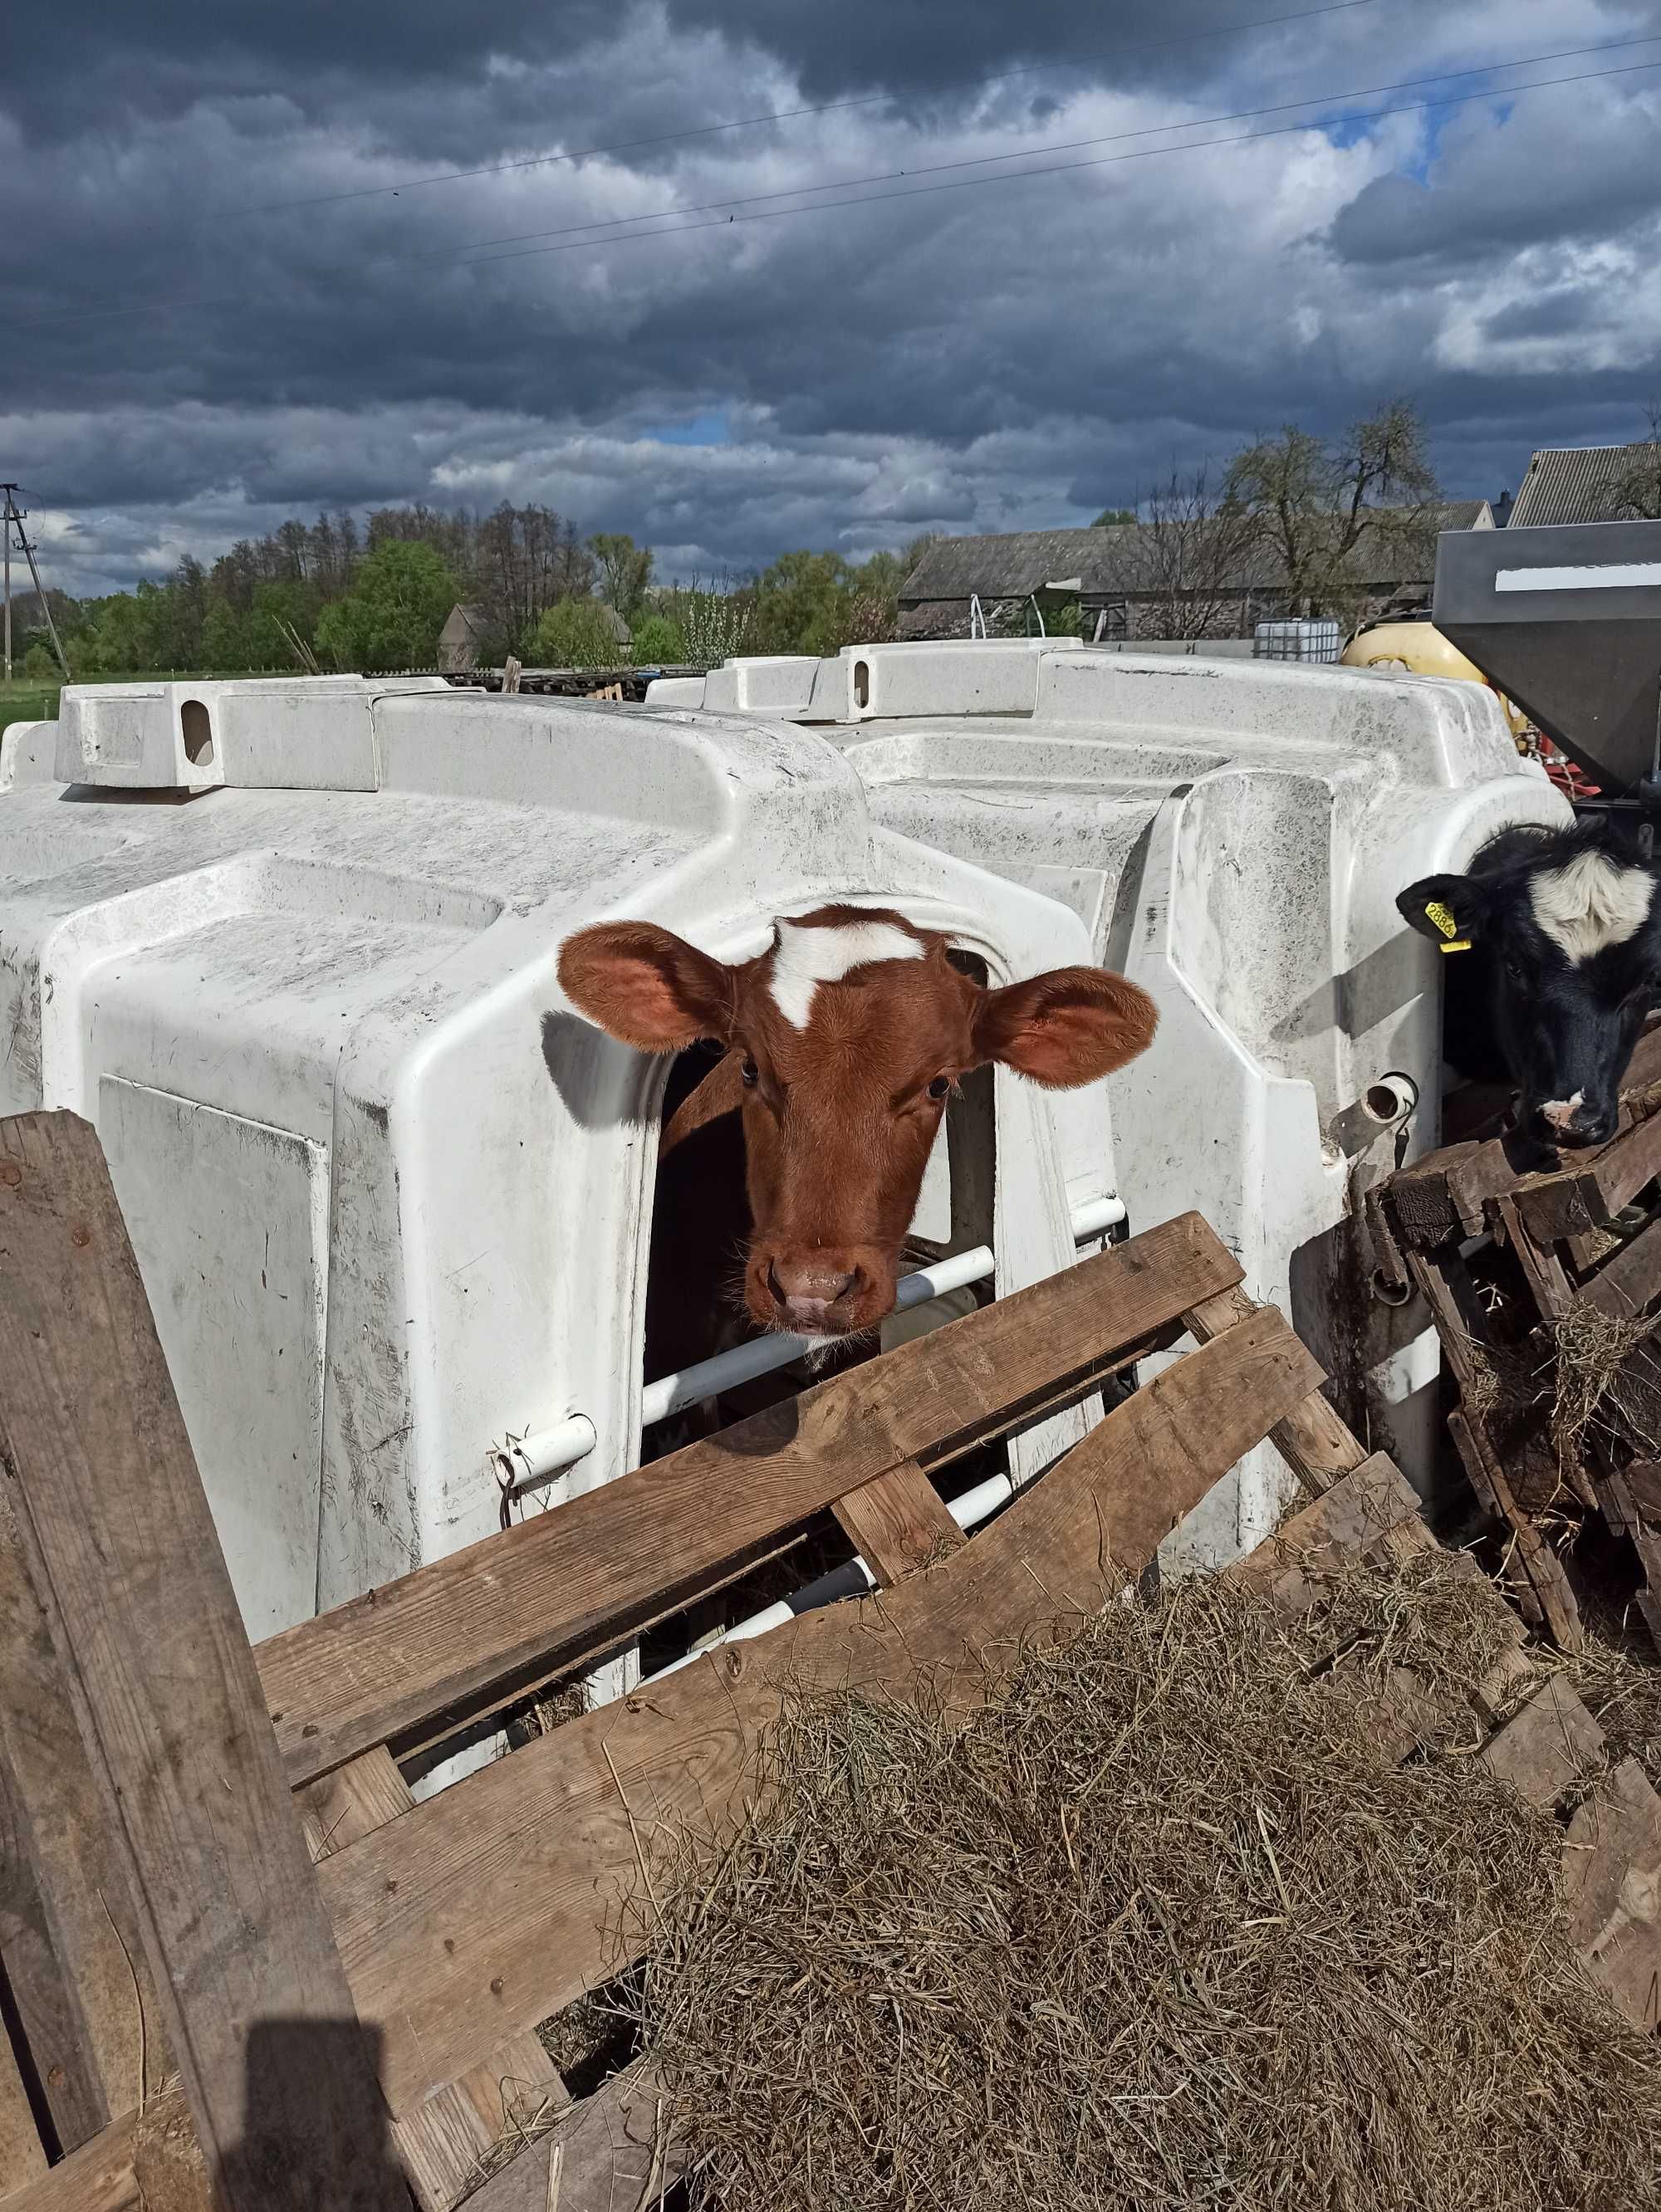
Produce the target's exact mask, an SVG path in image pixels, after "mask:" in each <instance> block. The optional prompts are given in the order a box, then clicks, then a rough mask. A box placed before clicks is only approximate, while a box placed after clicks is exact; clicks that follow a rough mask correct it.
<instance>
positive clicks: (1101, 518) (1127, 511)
mask: <svg viewBox="0 0 1661 2212" xmlns="http://www.w3.org/2000/svg"><path fill="white" fill-rule="evenodd" d="M1138 520H1141V518H1140V517H1139V515H1138V514H1137V513H1136V510H1135V507H1104V508H1103V509H1102V511H1101V513H1099V514H1098V516H1097V517H1096V520H1094V521H1093V522H1092V524H1091V528H1092V530H1108V529H1110V528H1111V527H1112V526H1113V525H1114V524H1116V523H1120V522H1136V521H1138Z"/></svg>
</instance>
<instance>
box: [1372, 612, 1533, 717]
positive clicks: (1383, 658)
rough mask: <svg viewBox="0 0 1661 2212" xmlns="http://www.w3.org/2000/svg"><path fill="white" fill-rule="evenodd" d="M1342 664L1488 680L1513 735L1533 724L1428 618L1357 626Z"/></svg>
mask: <svg viewBox="0 0 1661 2212" xmlns="http://www.w3.org/2000/svg"><path fill="white" fill-rule="evenodd" d="M1338 662H1339V665H1340V666H1341V667H1342V668H1396V669H1402V670H1405V671H1406V672H1407V673H1408V674H1409V676H1452V677H1457V678H1460V679H1461V681H1463V682H1464V683H1467V684H1488V678H1487V677H1486V676H1484V675H1483V673H1482V670H1481V669H1480V668H1479V667H1478V666H1477V665H1476V663H1475V661H1474V660H1467V659H1466V658H1465V656H1464V654H1463V653H1461V652H1460V650H1459V648H1458V647H1457V645H1451V644H1450V643H1449V642H1448V641H1447V639H1446V638H1445V637H1444V636H1443V635H1442V633H1441V631H1440V630H1439V629H1437V628H1436V627H1435V625H1434V624H1433V623H1427V622H1380V623H1366V624H1364V625H1363V627H1362V628H1361V629H1358V630H1357V631H1356V633H1355V635H1354V637H1352V638H1351V639H1350V641H1349V642H1348V645H1347V646H1346V647H1344V649H1343V651H1342V653H1340V654H1339V656H1338ZM1488 690H1490V691H1492V692H1493V694H1494V697H1495V698H1496V699H1497V700H1498V701H1499V702H1500V706H1501V707H1502V708H1504V709H1505V714H1506V720H1507V721H1508V722H1509V723H1510V725H1511V730H1512V736H1513V737H1521V736H1522V734H1523V732H1524V731H1525V730H1527V729H1528V728H1529V727H1530V722H1529V718H1528V716H1527V715H1526V714H1524V712H1523V711H1522V709H1521V708H1519V707H1514V706H1512V702H1511V701H1510V700H1509V699H1507V698H1506V695H1505V693H1504V692H1503V691H1502V690H1500V687H1499V686H1498V684H1488Z"/></svg>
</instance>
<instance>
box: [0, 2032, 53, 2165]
mask: <svg viewBox="0 0 1661 2212" xmlns="http://www.w3.org/2000/svg"><path fill="white" fill-rule="evenodd" d="M44 2172H46V2145H45V2144H44V2143H43V2142H41V2140H40V2130H39V2129H38V2128H37V2127H36V2126H35V2124H34V2112H33V2107H32V2106H31V2105H30V2103H29V2097H28V2091H27V2089H26V2088H25V2087H23V2077H22V2075H21V2073H20V2072H19V2071H18V2067H17V2054H16V2053H15V2051H14V2050H13V2049H12V2046H11V2044H10V2042H9V2039H8V2038H7V2036H6V2033H5V2031H4V2029H3V2027H0V2201H3V2199H4V2198H5V2197H7V2196H8V2194H9V2192H10V2191H12V2190H14V2189H21V2187H22V2185H23V2184H24V2183H25V2182H26V2181H33V2179H34V2178H35V2176H36V2175H37V2174H40V2173H44Z"/></svg>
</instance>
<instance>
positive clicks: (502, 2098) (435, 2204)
mask: <svg viewBox="0 0 1661 2212" xmlns="http://www.w3.org/2000/svg"><path fill="white" fill-rule="evenodd" d="M570 2101H571V2100H570V2098H569V2095H568V2094H567V2093H566V2088H565V2084H564V2083H563V2081H561V2080H560V2078H559V2075H558V2072H557V2069H556V2068H555V2065H554V2062H553V2060H552V2059H551V2058H550V2057H549V2056H548V2054H547V2052H546V2051H545V2050H544V2049H543V2047H542V2045H541V2044H540V2043H539V2042H538V2040H537V2038H536V2036H535V2035H534V2034H533V2033H526V2034H523V2035H516V2036H512V2037H510V2038H509V2039H508V2042H507V2043H506V2044H504V2045H502V2048H501V2050H499V2051H496V2053H495V2054H494V2055H493V2056H492V2057H490V2058H489V2059H487V2060H486V2061H485V2062H484V2064H483V2065H480V2066H475V2067H472V2068H470V2069H469V2070H468V2071H467V2072H466V2073H465V2074H464V2075H461V2076H460V2078H459V2080H457V2081H452V2082H449V2083H447V2085H446V2086H445V2087H443V2088H442V2089H439V2090H436V2091H435V2093H433V2095H432V2096H430V2097H429V2098H427V2099H426V2100H424V2101H423V2103H421V2104H419V2105H416V2106H411V2109H410V2110H409V2111H408V2112H405V2114H404V2116H403V2118H401V2119H399V2120H398V2121H397V2122H395V2123H394V2125H393V2129H392V2134H393V2138H394V2140H395V2142H397V2144H398V2154H399V2158H400V2159H401V2160H402V2161H403V2164H404V2170H405V2173H406V2174H407V2175H408V2176H409V2179H410V2185H411V2188H412V2189H413V2190H414V2191H415V2197H416V2202H417V2204H419V2205H420V2206H421V2208H422V2212H453V2207H454V2206H456V2205H458V2204H459V2203H461V2202H462V2200H463V2199H464V2197H465V2198H466V2199H467V2201H468V2202H469V2203H477V2201H478V2198H477V2195H476V2193H475V2192H476V2191H478V2186H479V2184H480V2182H481V2180H482V2179H484V2177H485V2176H486V2175H487V2174H488V2173H489V2172H490V2167H491V2166H492V2164H493V2162H494V2161H495V2160H497V2159H498V2158H500V2157H504V2156H507V2155H508V2152H507V2150H506V2148H505V2146H507V2145H508V2144H511V2143H513V2142H516V2141H518V2142H526V2143H527V2144H528V2143H531V2142H536V2141H538V2140H539V2139H541V2138H542V2137H543V2136H545V2135H546V2133H547V2131H548V2130H549V2128H550V2127H551V2125H552V2124H553V2122H554V2120H555V2119H556V2118H557V2116H558V2115H559V2114H560V2113H562V2112H564V2111H565V2110H566V2109H567V2107H568V2106H569V2104H570Z"/></svg>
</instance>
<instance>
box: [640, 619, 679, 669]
mask: <svg viewBox="0 0 1661 2212" xmlns="http://www.w3.org/2000/svg"><path fill="white" fill-rule="evenodd" d="M633 651H634V657H635V665H636V667H639V668H654V667H659V668H660V667H662V666H663V665H665V663H666V662H667V663H673V662H676V661H681V660H684V659H686V657H687V655H686V640H685V638H684V636H683V635H681V630H680V625H679V624H678V623H676V622H673V621H672V620H671V619H670V617H668V616H667V615H660V614H649V615H642V617H641V618H640V620H639V621H638V622H637V623H636V624H635V635H634V641H633Z"/></svg>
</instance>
